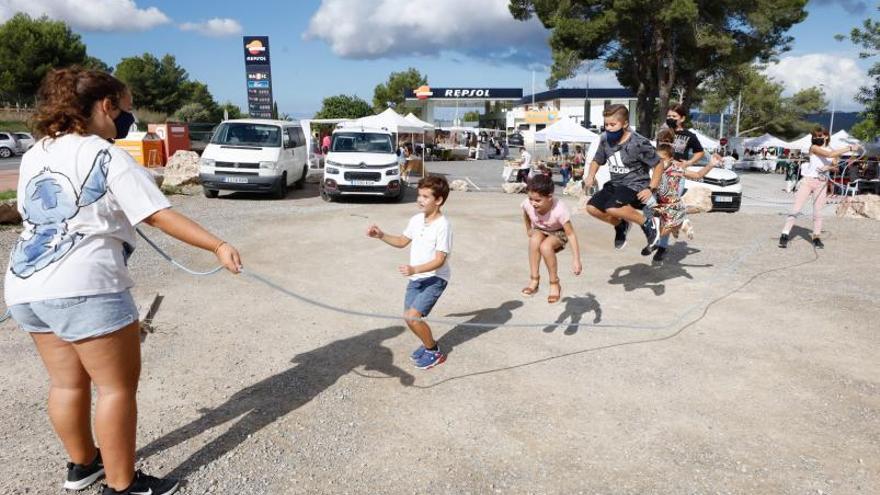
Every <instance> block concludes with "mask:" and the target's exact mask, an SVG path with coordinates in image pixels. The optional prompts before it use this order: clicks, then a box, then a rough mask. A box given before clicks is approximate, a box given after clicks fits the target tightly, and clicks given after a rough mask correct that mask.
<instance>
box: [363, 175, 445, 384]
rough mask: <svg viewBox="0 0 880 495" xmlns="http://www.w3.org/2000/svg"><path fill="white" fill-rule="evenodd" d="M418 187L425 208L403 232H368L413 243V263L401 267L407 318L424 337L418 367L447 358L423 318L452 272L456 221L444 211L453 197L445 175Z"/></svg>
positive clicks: (375, 229) (416, 354) (390, 242)
mask: <svg viewBox="0 0 880 495" xmlns="http://www.w3.org/2000/svg"><path fill="white" fill-rule="evenodd" d="M418 191H419V197H418V200H417V202H416V203H417V204H418V207H419V210H421V211H422V212H421V213H419V214H418V215H415V216H413V217H412V218H411V219H410V220H409V223H408V224H407V226H406V230H405V231H404V232H403V234H402V235H399V236H395V235H388V234H386V233H385V232H383V231H382V229H380V228H379V227H378V226H377V225H371V226H370V228H369V229H368V230H367V235H368V236H370V237H372V238H374V239H380V240H382V241H383V242H385V243H386V244H388V245H389V246H394V247H396V248H405V247H406V246H410V251H409V264H408V265H402V266H400V268H399V271H400V273H401V274H402V275H404V276H407V277H409V284H408V285H407V286H406V296H405V298H404V318H406V324H407V326H408V327H409V329H410V330H412V332H413V333H414V334H416V336H417V337H418V338H419V339H421V341H422V345H421V346H419V348H418V349H416V350H415V351H413V353H412V355H411V356H410V357H411V358H412V360H413V362H414V363H415V366H416V367H417V368H421V369H429V368H433V367H434V366H437V365H438V364H440V363H442V362H443V361H445V360H446V356H445V355H444V354H443V353H442V352H441V351H440V347H439V346H438V345H437V341H435V340H434V336H433V335H432V334H431V327H430V326H428V324H427V323H426V322H424V321H422V320H421V319H420V318H423V317H425V316H428V314H429V313H430V312H431V309H432V308H433V307H434V305H435V304H437V300H438V299H440V296H441V295H442V294H443V291H444V290H446V285H447V284H448V283H449V276H450V274H451V271H450V269H449V256H450V254H451V253H452V225H450V223H449V220H448V219H447V218H446V216H444V215H443V213H441V211H440V207H441V206H443V205H444V204H445V203H446V198H448V197H449V183H447V182H446V179H444V178H443V177H434V176H432V177H425V178H424V179H422V180H420V181H419V184H418Z"/></svg>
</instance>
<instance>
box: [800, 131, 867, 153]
mask: <svg viewBox="0 0 880 495" xmlns="http://www.w3.org/2000/svg"><path fill="white" fill-rule="evenodd" d="M812 144H813V136H811V135H810V134H805V135H803V136H801V137H799V138H797V139H795V140H794V141H792V142H790V143H787V144H786V146H785V148H789V149H794V150H801V151H803V152H804V153H806V152H808V151H810V146H812ZM852 144H856V145H859V146H862V142H861V141H859V140H858V139H856V138H854V137H852V136H850V134H849V133H848V132H846V131H844V130H839V131H837V132H835V133H834V134H832V135H831V143H830V144H829V146H830V147H831V148H832V149H837V148H845V147H847V146H849V145H852Z"/></svg>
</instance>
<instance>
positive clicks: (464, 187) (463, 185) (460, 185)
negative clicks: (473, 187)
mask: <svg viewBox="0 0 880 495" xmlns="http://www.w3.org/2000/svg"><path fill="white" fill-rule="evenodd" d="M449 189H451V190H453V191H461V192H468V189H470V187H469V186H468V183H467V181H465V180H461V179H456V180H454V181H452V182H451V183H450V184H449Z"/></svg>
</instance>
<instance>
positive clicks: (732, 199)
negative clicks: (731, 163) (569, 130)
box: [596, 165, 742, 213]
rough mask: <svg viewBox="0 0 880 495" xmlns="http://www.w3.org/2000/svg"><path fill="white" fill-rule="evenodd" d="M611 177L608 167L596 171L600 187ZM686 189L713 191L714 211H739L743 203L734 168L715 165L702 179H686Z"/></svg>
mask: <svg viewBox="0 0 880 495" xmlns="http://www.w3.org/2000/svg"><path fill="white" fill-rule="evenodd" d="M701 168H703V167H702V166H700V165H695V166H692V167H688V170H689V171H691V172H699V171H700V169H701ZM610 178H611V174H610V173H609V172H608V167H604V166H603V167H599V171H598V172H596V184H597V186H598V187H599V189H601V188H602V186H604V185H605V182H607V181H608V180H609V179H610ZM684 187H685V190H687V189H689V188H691V187H705V188H707V189H709V190H710V191H712V211H726V212H730V213H732V212H735V211H739V207H740V204H741V203H742V184H740V181H739V176H738V175H737V174H736V172H734V171H733V170H725V169H723V168H719V167H715V168H713V169H712V170H710V171H709V173H707V174H706V176H705V177H703V180H701V181H694V180H690V179H685V182H684Z"/></svg>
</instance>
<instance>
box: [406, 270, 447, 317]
mask: <svg viewBox="0 0 880 495" xmlns="http://www.w3.org/2000/svg"><path fill="white" fill-rule="evenodd" d="M446 284H447V282H446V281H445V280H443V279H442V278H440V277H428V278H423V279H419V280H410V281H409V284H407V286H406V297H404V300H403V310H404V311H406V310H408V309H415V310H416V311H418V312H419V313H421V314H422V316H428V313H430V312H431V308H433V307H434V305H435V304H437V300H438V299H440V296H441V295H442V294H443V291H444V290H446Z"/></svg>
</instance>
